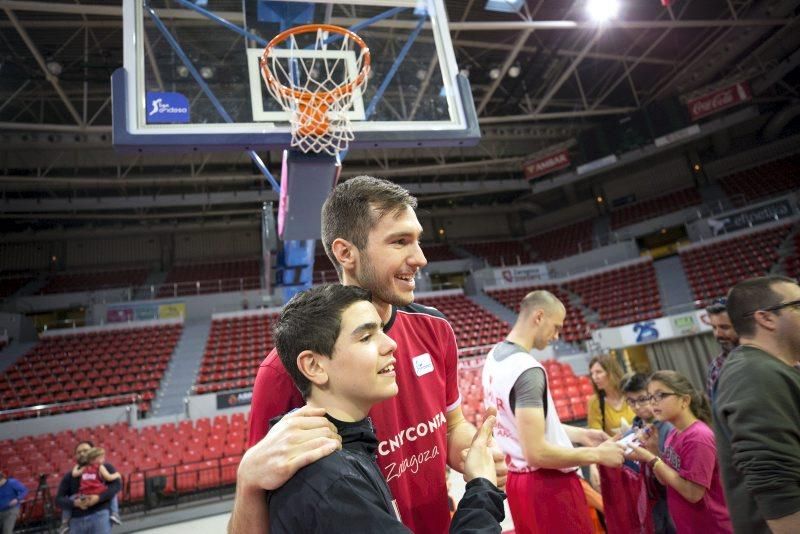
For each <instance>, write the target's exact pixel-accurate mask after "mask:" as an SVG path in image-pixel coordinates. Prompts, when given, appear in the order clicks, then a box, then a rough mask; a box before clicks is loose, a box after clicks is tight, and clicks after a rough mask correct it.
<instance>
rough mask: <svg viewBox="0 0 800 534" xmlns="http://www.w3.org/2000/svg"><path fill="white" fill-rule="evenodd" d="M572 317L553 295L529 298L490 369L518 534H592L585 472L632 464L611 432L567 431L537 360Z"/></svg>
mask: <svg viewBox="0 0 800 534" xmlns="http://www.w3.org/2000/svg"><path fill="white" fill-rule="evenodd" d="M565 317H566V309H565V308H564V305H563V304H562V303H561V301H559V300H558V299H557V298H556V297H555V296H554V295H553V294H552V293H549V292H547V291H533V292H531V293H528V295H526V296H525V298H524V299H522V304H521V306H520V314H519V317H518V318H517V322H516V323H515V324H514V327H513V328H512V329H511V332H509V334H508V336H506V339H505V340H504V341H502V342H500V343H498V344H497V345H495V347H494V348H492V350H491V351H490V352H489V354H488V356H487V357H486V363H485V365H484V368H483V390H484V399H485V402H486V406H487V407H489V406H496V407H497V425H496V427H495V432H494V434H495V440H496V441H497V444H498V445H499V446H500V448H501V449H502V450H503V452H504V453H505V454H506V459H507V462H508V464H509V467H508V470H509V473H508V480H507V483H506V493H507V494H508V504H509V508H510V509H511V517H512V518H513V520H514V529H515V532H517V533H518V534H528V533H535V534H538V533H552V532H570V533H591V532H592V525H591V522H590V519H589V516H588V507H587V504H586V497H585V496H584V493H583V489H582V487H581V484H580V479H579V478H578V474H577V471H578V467H579V466H581V465H589V464H593V463H600V464H602V465H607V466H610V467H619V466H621V465H622V462H623V460H624V457H623V449H624V447H623V446H621V445H619V444H618V443H616V442H613V441H610V440H609V437H608V436H607V435H606V434H605V433H604V432H602V431H600V430H591V429H587V428H578V427H573V426H569V425H563V424H561V422H560V421H559V419H558V414H557V413H556V409H555V405H554V403H553V398H552V396H551V395H550V390H549V387H548V380H547V372H546V371H545V369H544V367H543V366H542V364H541V363H539V362H538V361H537V360H536V358H535V357H534V356H532V355H531V354H530V352H531V350H532V349H537V350H543V349H544V348H545V347H547V345H548V343H550V342H551V341H555V340H556V339H558V336H559V333H560V332H561V328H562V326H563V324H564V318H565ZM573 442H574V443H578V444H582V445H585V447H578V448H576V447H573Z"/></svg>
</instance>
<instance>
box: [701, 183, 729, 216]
mask: <svg viewBox="0 0 800 534" xmlns="http://www.w3.org/2000/svg"><path fill="white" fill-rule="evenodd" d="M698 192H699V193H700V197H702V199H703V204H706V205H708V206H711V207H712V208H714V210H715V211H717V210H718V208H721V209H722V210H723V211H724V210H731V209H733V208H734V207H735V206H734V205H733V202H731V200H730V199H729V198H728V195H726V194H725V190H724V189H722V186H721V185H720V184H719V182H712V183H710V184H708V185H705V186H703V187H700V188H698Z"/></svg>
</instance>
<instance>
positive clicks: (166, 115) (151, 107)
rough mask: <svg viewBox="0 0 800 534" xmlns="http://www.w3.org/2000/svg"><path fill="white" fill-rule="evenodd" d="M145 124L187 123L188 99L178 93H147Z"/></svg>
mask: <svg viewBox="0 0 800 534" xmlns="http://www.w3.org/2000/svg"><path fill="white" fill-rule="evenodd" d="M145 105H146V106H145V111H146V115H145V117H146V121H147V124H187V123H188V122H189V101H188V100H187V99H186V97H185V96H183V95H182V94H180V93H150V92H148V93H147V98H146V100H145Z"/></svg>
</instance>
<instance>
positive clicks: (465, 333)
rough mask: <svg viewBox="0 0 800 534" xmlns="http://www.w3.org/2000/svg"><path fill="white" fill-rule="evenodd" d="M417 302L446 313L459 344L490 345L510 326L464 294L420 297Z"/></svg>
mask: <svg viewBox="0 0 800 534" xmlns="http://www.w3.org/2000/svg"><path fill="white" fill-rule="evenodd" d="M416 302H417V303H419V304H423V305H425V306H433V307H434V308H436V309H438V310H439V311H440V312H442V313H443V314H445V316H446V317H447V319H448V320H449V321H450V324H451V325H452V326H453V330H454V331H455V334H456V340H457V342H458V346H459V347H474V346H481V345H491V344H493V343H496V342H497V341H500V340H501V339H503V338H504V337H505V335H506V334H507V333H508V330H509V329H510V328H511V327H510V326H509V325H508V323H506V322H505V321H501V320H500V319H498V318H497V317H495V316H494V315H493V314H492V313H490V312H489V311H487V310H485V309H484V308H482V307H480V306H478V305H477V304H475V303H474V302H472V301H471V300H469V299H468V298H467V297H465V296H464V295H444V296H436V297H419V298H417V299H416Z"/></svg>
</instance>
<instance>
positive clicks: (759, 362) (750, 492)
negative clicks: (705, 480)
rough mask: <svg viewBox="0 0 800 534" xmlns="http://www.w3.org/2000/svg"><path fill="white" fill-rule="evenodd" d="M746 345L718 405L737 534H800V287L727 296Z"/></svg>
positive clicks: (786, 282)
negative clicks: (744, 533)
mask: <svg viewBox="0 0 800 534" xmlns="http://www.w3.org/2000/svg"><path fill="white" fill-rule="evenodd" d="M728 313H729V314H730V317H731V320H732V322H733V326H734V328H736V331H737V332H738V333H739V336H740V342H741V345H740V346H739V347H737V348H736V349H734V350H733V351H732V352H731V354H730V356H728V360H727V361H726V362H725V365H724V366H723V368H722V372H721V373H720V377H719V382H718V384H717V391H716V395H715V398H714V426H715V430H716V432H717V443H718V444H719V463H720V469H721V471H722V478H723V482H724V484H725V490H726V491H725V493H726V495H727V497H728V502H729V503H730V510H731V518H732V519H733V525H734V527H735V529H736V532H747V533H748V534H749V533H755V534H758V533H762V532H763V533H766V532H773V533H775V534H778V533H789V532H791V533H796V532H800V371H798V369H797V367H796V366H797V365H798V363H800V286H798V284H797V282H796V281H795V280H792V279H791V278H786V277H783V276H764V277H759V278H751V279H749V280H744V281H742V282H739V283H738V284H736V285H735V286H734V287H733V289H731V291H730V293H728Z"/></svg>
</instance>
